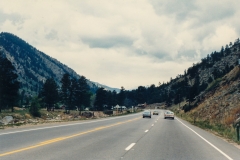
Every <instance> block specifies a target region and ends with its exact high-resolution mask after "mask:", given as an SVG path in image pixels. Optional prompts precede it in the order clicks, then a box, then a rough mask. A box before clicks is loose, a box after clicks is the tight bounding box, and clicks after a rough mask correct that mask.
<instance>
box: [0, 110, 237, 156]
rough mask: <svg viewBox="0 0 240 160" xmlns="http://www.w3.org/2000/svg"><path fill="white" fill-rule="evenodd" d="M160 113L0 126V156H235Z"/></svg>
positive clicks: (226, 145)
mask: <svg viewBox="0 0 240 160" xmlns="http://www.w3.org/2000/svg"><path fill="white" fill-rule="evenodd" d="M159 113H160V114H159V115H152V118H142V114H141V113H138V114H132V115H127V116H119V117H112V118H104V119H99V120H86V121H77V122H68V123H59V124H46V125H36V126H31V127H23V128H22V127H20V128H12V129H5V130H0V160H16V159H17V160H22V159H24V160H45V159H46V160H48V159H51V160H75V159H76V160H79V159H81V160H85V159H86V160H232V159H234V160H240V150H239V148H237V147H236V146H234V145H233V144H230V143H228V142H226V141H224V140H222V139H221V138H218V137H216V136H214V135H213V134H211V133H209V132H207V131H204V130H202V129H200V128H198V127H195V126H193V125H191V124H189V123H188V122H186V121H183V120H181V119H179V118H175V120H171V119H164V118H163V113H164V111H163V110H159Z"/></svg>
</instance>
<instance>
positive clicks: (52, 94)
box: [40, 78, 59, 111]
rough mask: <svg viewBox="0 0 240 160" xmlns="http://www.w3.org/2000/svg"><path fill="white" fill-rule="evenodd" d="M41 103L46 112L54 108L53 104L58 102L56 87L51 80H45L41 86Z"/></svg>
mask: <svg viewBox="0 0 240 160" xmlns="http://www.w3.org/2000/svg"><path fill="white" fill-rule="evenodd" d="M40 95H41V96H40V97H41V98H42V101H43V102H44V103H45V105H46V107H47V111H50V110H51V108H54V104H55V103H57V102H58V98H59V96H58V86H57V83H56V82H55V81H54V79H53V78H50V79H47V80H46V82H45V83H44V85H43V88H42V91H41V94H40ZM53 111H54V110H53Z"/></svg>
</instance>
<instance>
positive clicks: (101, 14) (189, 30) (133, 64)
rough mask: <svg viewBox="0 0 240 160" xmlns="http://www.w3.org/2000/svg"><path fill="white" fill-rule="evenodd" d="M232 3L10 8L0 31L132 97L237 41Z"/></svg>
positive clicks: (72, 2) (4, 8)
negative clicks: (137, 89) (136, 91)
mask: <svg viewBox="0 0 240 160" xmlns="http://www.w3.org/2000/svg"><path fill="white" fill-rule="evenodd" d="M238 2H239V0H237V1H231V2H229V1H227V0H223V1H221V2H220V1H217V0H213V1H207V0H196V1H187V0H185V1H178V2H176V1H173V0H168V1H157V0H139V1H138V3H136V1H133V0H128V1H127V0H118V1H107V0H102V1H97V0H88V1H77V0H69V1H64V0H53V1H40V0H35V1H32V0H19V1H17V2H16V1H14V0H8V1H4V2H3V1H1V2H0V31H3V32H11V33H13V34H15V35H17V36H19V37H20V38H22V39H24V40H25V41H27V42H28V43H29V44H31V45H33V46H34V47H36V48H37V49H39V50H41V51H43V52H44V53H46V54H48V55H50V56H51V57H53V58H56V59H58V60H59V61H61V62H62V63H64V64H66V65H68V66H69V67H71V68H72V69H74V70H75V71H76V72H77V73H79V74H80V75H84V76H86V77H87V78H88V79H91V80H92V81H96V82H99V83H102V84H106V85H108V86H111V87H121V86H124V87H125V88H126V89H132V88H134V87H137V86H139V85H144V86H145V85H151V84H156V85H157V84H158V82H163V81H165V82H166V81H169V80H170V77H172V78H174V77H176V76H177V74H183V72H184V70H185V69H187V68H188V67H190V66H191V65H192V64H193V63H195V62H197V61H200V60H201V58H203V57H206V55H207V54H210V53H211V52H213V51H215V50H216V51H218V50H220V48H221V46H225V45H226V44H228V43H229V42H230V41H232V42H233V41H234V40H235V39H236V38H238V37H239V34H240V22H239V20H238V19H239V16H240V11H238V7H237V6H238V5H237V4H238Z"/></svg>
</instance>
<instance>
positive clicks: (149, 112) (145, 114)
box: [143, 111, 152, 118]
mask: <svg viewBox="0 0 240 160" xmlns="http://www.w3.org/2000/svg"><path fill="white" fill-rule="evenodd" d="M151 115H152V113H151V111H144V112H143V118H145V117H149V118H152V117H151Z"/></svg>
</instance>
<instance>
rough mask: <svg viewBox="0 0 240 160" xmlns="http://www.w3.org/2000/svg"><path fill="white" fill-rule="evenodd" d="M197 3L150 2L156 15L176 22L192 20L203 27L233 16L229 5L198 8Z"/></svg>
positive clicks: (183, 1)
mask: <svg viewBox="0 0 240 160" xmlns="http://www.w3.org/2000/svg"><path fill="white" fill-rule="evenodd" d="M196 2H197V1H191V0H181V1H176V0H167V1H158V0H152V1H151V3H152V6H153V8H154V10H155V12H156V13H157V14H158V15H168V16H173V17H175V19H176V20H177V21H180V22H181V21H185V20H191V19H194V22H195V25H204V24H205V23H209V22H212V21H219V20H223V19H225V18H229V17H231V16H232V15H234V13H235V10H234V9H233V7H232V6H231V4H230V3H229V4H227V5H222V4H221V3H215V2H214V1H213V2H211V3H206V5H205V6H199V4H197V3H196Z"/></svg>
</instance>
